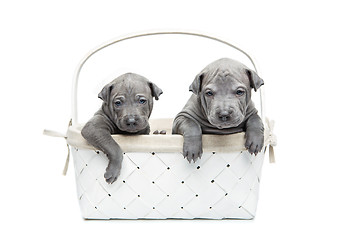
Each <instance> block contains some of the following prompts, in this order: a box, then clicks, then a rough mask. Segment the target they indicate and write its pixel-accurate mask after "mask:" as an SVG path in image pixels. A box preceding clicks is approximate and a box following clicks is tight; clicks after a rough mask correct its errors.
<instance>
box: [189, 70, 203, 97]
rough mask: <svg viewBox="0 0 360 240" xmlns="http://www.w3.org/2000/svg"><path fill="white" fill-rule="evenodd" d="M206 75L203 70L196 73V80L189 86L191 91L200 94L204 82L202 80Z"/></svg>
mask: <svg viewBox="0 0 360 240" xmlns="http://www.w3.org/2000/svg"><path fill="white" fill-rule="evenodd" d="M204 75H205V74H204V73H203V72H202V73H199V74H198V75H196V77H195V79H194V81H193V82H192V84H191V85H190V86H189V91H190V92H193V93H194V94H195V95H198V94H199V92H201V84H202V81H203V79H204Z"/></svg>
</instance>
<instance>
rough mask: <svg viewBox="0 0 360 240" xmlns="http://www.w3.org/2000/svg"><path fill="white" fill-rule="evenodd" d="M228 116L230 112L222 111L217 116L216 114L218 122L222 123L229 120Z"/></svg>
mask: <svg viewBox="0 0 360 240" xmlns="http://www.w3.org/2000/svg"><path fill="white" fill-rule="evenodd" d="M230 114H231V111H230V110H229V111H228V110H223V111H220V112H219V114H218V117H219V119H220V120H222V121H223V122H226V121H228V120H229V119H230Z"/></svg>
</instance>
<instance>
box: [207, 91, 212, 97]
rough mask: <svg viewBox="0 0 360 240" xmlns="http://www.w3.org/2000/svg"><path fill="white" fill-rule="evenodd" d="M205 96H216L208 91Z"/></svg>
mask: <svg viewBox="0 0 360 240" xmlns="http://www.w3.org/2000/svg"><path fill="white" fill-rule="evenodd" d="M205 94H206V95H207V96H213V95H214V93H213V92H212V91H207V92H206V93H205Z"/></svg>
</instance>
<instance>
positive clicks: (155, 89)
mask: <svg viewBox="0 0 360 240" xmlns="http://www.w3.org/2000/svg"><path fill="white" fill-rule="evenodd" d="M149 86H150V89H151V95H152V96H153V97H155V100H159V96H160V95H161V94H163V91H162V90H161V89H160V88H159V87H158V86H156V84H155V83H152V82H149Z"/></svg>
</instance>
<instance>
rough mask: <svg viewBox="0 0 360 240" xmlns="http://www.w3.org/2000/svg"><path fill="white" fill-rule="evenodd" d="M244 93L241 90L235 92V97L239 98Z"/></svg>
mask: <svg viewBox="0 0 360 240" xmlns="http://www.w3.org/2000/svg"><path fill="white" fill-rule="evenodd" d="M244 93H245V92H244V91H243V90H237V91H236V95H239V96H241V95H243V94H244Z"/></svg>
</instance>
